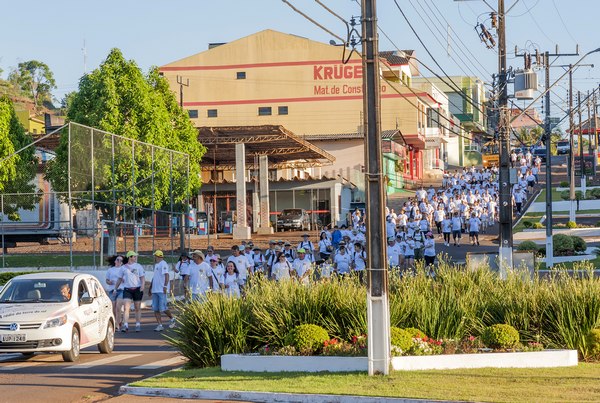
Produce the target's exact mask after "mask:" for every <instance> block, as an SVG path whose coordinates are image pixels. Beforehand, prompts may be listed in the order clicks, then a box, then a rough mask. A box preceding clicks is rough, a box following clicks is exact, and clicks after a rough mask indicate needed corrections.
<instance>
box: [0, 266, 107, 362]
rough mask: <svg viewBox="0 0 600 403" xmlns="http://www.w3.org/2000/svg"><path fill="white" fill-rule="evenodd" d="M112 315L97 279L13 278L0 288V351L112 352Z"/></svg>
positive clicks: (66, 355)
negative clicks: (89, 349)
mask: <svg viewBox="0 0 600 403" xmlns="http://www.w3.org/2000/svg"><path fill="white" fill-rule="evenodd" d="M114 341H115V318H114V316H113V312H112V304H111V301H110V299H109V298H108V296H107V295H106V292H105V291H104V288H102V285H101V284H100V282H99V281H98V280H97V279H96V278H95V277H94V276H91V275H89V274H77V273H69V272H63V273H49V272H47V273H36V274H26V275H22V276H17V277H14V278H12V279H11V280H10V281H9V282H8V283H6V285H5V287H4V288H3V289H2V291H1V292H0V353H16V352H18V353H22V354H25V355H31V354H33V353H35V352H61V353H62V356H63V359H64V360H65V361H69V362H72V361H77V360H78V359H79V350H80V349H81V348H85V347H89V346H93V345H98V350H100V352H101V353H104V354H108V353H110V352H112V350H113V347H114Z"/></svg>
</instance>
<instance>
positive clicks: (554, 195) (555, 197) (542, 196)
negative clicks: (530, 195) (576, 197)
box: [535, 188, 564, 203]
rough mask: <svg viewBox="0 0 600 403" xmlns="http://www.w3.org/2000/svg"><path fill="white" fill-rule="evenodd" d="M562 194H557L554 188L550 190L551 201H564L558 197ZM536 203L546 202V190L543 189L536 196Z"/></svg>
mask: <svg viewBox="0 0 600 403" xmlns="http://www.w3.org/2000/svg"><path fill="white" fill-rule="evenodd" d="M561 193H562V192H559V191H558V190H556V188H553V189H552V201H564V200H563V198H562V197H560V194H561ZM535 201H536V202H542V203H544V202H545V201H546V189H543V190H542V191H541V192H540V194H539V195H538V197H537V198H536V199H535Z"/></svg>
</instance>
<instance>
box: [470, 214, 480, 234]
mask: <svg viewBox="0 0 600 403" xmlns="http://www.w3.org/2000/svg"><path fill="white" fill-rule="evenodd" d="M480 225H481V220H479V218H477V217H473V218H471V219H469V232H479V226H480Z"/></svg>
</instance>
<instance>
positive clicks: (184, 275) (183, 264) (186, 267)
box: [173, 253, 190, 298]
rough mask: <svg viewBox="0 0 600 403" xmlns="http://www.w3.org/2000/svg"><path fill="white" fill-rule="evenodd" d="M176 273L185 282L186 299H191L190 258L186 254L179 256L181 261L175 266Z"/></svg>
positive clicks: (184, 292)
mask: <svg viewBox="0 0 600 403" xmlns="http://www.w3.org/2000/svg"><path fill="white" fill-rule="evenodd" d="M173 271H175V273H179V275H180V276H181V280H182V281H183V294H184V295H185V297H186V298H188V297H189V288H190V287H189V282H190V278H189V276H190V258H189V257H188V255H186V254H185V253H182V254H181V256H179V260H178V261H177V263H176V264H175V268H174V270H173Z"/></svg>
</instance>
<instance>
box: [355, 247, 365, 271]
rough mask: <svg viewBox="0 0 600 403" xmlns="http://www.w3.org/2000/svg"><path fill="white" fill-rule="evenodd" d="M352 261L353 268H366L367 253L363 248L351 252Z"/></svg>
mask: <svg viewBox="0 0 600 403" xmlns="http://www.w3.org/2000/svg"><path fill="white" fill-rule="evenodd" d="M352 263H354V270H356V271H361V270H365V269H366V268H367V253H366V252H365V251H364V250H361V251H360V252H358V251H354V253H352Z"/></svg>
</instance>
